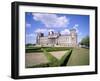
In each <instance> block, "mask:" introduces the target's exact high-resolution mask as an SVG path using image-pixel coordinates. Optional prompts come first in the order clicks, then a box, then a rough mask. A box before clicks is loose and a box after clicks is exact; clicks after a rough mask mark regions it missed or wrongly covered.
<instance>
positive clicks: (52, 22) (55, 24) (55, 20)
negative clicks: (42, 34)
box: [33, 13, 69, 28]
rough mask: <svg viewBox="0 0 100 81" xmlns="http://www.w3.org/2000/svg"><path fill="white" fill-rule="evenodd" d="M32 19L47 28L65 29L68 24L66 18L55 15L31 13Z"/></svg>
mask: <svg viewBox="0 0 100 81" xmlns="http://www.w3.org/2000/svg"><path fill="white" fill-rule="evenodd" d="M33 19H34V20H36V21H40V22H42V23H43V24H44V25H45V27H47V28H61V27H67V25H68V24H69V20H68V18H66V16H58V15H56V14H41V13H33Z"/></svg>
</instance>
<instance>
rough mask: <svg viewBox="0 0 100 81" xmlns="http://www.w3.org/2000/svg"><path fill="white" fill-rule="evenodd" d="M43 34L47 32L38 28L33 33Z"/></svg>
mask: <svg viewBox="0 0 100 81" xmlns="http://www.w3.org/2000/svg"><path fill="white" fill-rule="evenodd" d="M40 32H41V33H45V32H47V29H40V28H38V29H36V30H35V33H40Z"/></svg>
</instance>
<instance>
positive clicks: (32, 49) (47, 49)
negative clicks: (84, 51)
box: [25, 47, 72, 53]
mask: <svg viewBox="0 0 100 81" xmlns="http://www.w3.org/2000/svg"><path fill="white" fill-rule="evenodd" d="M41 49H45V50H46V51H48V52H52V51H64V50H69V49H72V48H71V47H26V49H25V52H26V53H33V52H43V51H42V50H41Z"/></svg>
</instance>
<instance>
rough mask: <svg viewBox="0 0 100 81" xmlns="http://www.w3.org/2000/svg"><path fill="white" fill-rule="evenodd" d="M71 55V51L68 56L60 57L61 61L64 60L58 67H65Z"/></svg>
mask: <svg viewBox="0 0 100 81" xmlns="http://www.w3.org/2000/svg"><path fill="white" fill-rule="evenodd" d="M71 54H72V50H70V51H69V54H68V55H67V56H65V55H66V54H65V55H64V56H63V57H62V59H63V58H64V60H63V62H62V63H61V64H60V66H66V65H67V63H68V60H69V58H70V56H71ZM62 59H61V60H62Z"/></svg>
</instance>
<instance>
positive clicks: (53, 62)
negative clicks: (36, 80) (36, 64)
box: [42, 49, 59, 67]
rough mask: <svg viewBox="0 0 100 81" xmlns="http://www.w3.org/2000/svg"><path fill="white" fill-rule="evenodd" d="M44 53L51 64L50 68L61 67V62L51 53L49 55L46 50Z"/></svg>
mask: <svg viewBox="0 0 100 81" xmlns="http://www.w3.org/2000/svg"><path fill="white" fill-rule="evenodd" d="M42 50H43V52H44V55H45V56H46V57H47V59H48V61H49V62H50V64H49V66H50V67H53V66H58V65H59V60H58V59H57V58H56V57H54V56H53V55H52V54H51V53H48V52H47V51H46V50H45V49H42Z"/></svg>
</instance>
